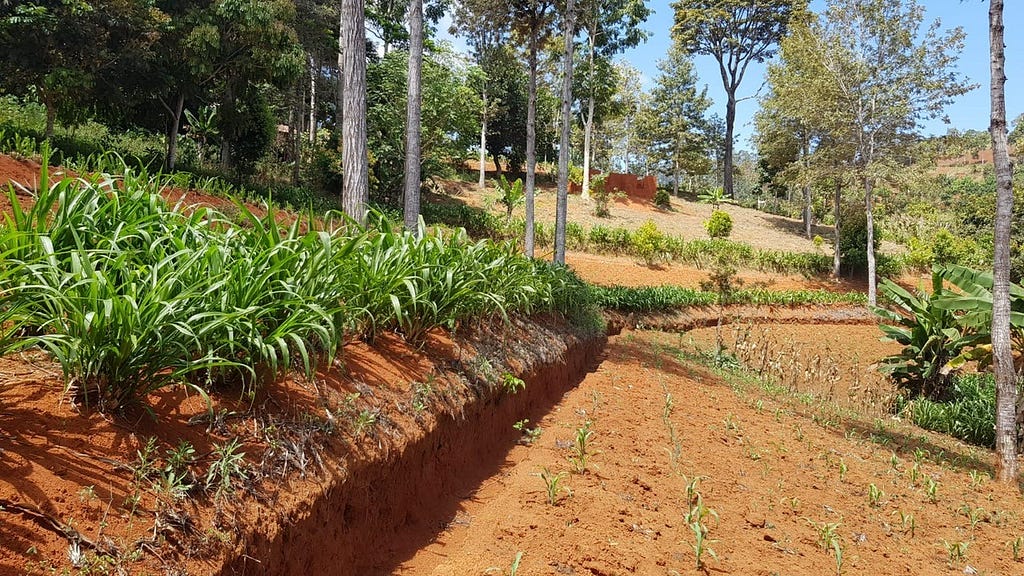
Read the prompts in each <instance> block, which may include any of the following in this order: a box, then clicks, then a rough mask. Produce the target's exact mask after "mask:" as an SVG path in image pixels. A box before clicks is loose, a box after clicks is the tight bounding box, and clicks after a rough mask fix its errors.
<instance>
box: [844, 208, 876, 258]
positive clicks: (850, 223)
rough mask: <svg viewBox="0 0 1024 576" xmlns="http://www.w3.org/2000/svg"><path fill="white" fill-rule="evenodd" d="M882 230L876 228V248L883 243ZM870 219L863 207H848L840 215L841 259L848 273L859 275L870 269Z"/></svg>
mask: <svg viewBox="0 0 1024 576" xmlns="http://www.w3.org/2000/svg"><path fill="white" fill-rule="evenodd" d="M879 232H880V230H879V229H878V227H877V226H876V227H875V235H874V239H873V240H874V242H873V243H874V246H875V252H876V253H877V252H878V246H879V244H881V242H882V238H881V234H880V233H879ZM867 245H868V218H867V215H866V214H864V208H863V207H862V206H846V207H845V208H844V209H843V210H842V212H840V215H839V246H838V250H839V259H840V261H841V262H842V265H843V267H844V268H845V269H846V270H847V272H848V273H851V274H852V273H858V272H863V271H865V270H867V267H868V252H867Z"/></svg>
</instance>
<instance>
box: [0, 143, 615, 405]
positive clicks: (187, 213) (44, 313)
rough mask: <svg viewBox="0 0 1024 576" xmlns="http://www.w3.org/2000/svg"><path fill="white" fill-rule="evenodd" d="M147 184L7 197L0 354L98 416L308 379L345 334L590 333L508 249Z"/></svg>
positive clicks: (547, 280) (560, 294)
mask: <svg viewBox="0 0 1024 576" xmlns="http://www.w3.org/2000/svg"><path fill="white" fill-rule="evenodd" d="M44 165H45V163H44ZM161 186H162V181H161V180H158V179H155V178H150V177H148V176H138V175H133V174H132V173H131V172H128V173H127V174H126V175H125V176H124V177H123V178H121V179H120V180H119V181H116V182H115V181H109V180H99V179H97V180H94V181H82V180H73V179H70V178H65V179H63V180H60V181H58V182H55V183H53V185H49V183H48V182H47V174H46V171H45V170H44V172H43V176H42V177H41V189H40V192H39V193H38V194H37V197H36V202H35V203H34V205H33V207H32V208H31V209H29V210H27V211H23V210H21V209H20V207H19V205H18V202H17V198H15V197H14V191H13V190H10V191H9V195H10V198H11V201H12V203H13V206H14V207H13V208H12V213H11V214H10V215H8V216H7V217H6V224H5V225H4V226H2V227H0V254H3V255H4V256H5V257H4V258H3V259H2V261H0V295H2V296H0V315H2V318H3V319H4V322H3V324H2V326H3V328H4V329H5V332H4V333H2V334H0V345H2V346H3V347H4V348H5V349H11V348H15V347H20V346H25V345H29V344H36V345H39V346H41V347H43V348H44V349H46V350H47V351H49V352H50V353H51V354H52V355H53V356H54V358H55V359H56V360H57V361H58V362H59V363H60V364H61V367H62V369H63V372H64V375H65V378H66V381H67V383H68V386H69V387H73V388H74V389H75V391H76V393H77V395H78V396H79V398H81V399H82V400H84V401H87V402H91V403H96V404H98V405H99V406H100V407H101V408H103V409H107V410H113V409H120V408H123V407H125V406H126V405H129V404H132V403H135V402H138V401H144V400H145V396H146V395H147V394H148V393H149V392H151V391H154V390H157V389H159V388H162V387H165V386H168V385H171V384H176V383H187V384H188V385H189V386H191V387H192V388H193V389H195V390H196V391H198V392H200V393H201V394H203V393H204V391H205V389H207V388H208V387H209V385H210V384H213V383H216V382H219V381H223V380H240V381H241V382H242V383H243V384H244V385H246V386H247V387H249V389H251V387H252V386H258V385H259V384H261V383H262V381H263V380H264V379H266V378H271V377H274V376H276V375H278V374H279V373H280V372H282V371H284V370H288V369H290V368H291V367H293V366H295V367H300V368H301V369H302V371H303V372H304V373H306V374H307V375H308V374H311V372H312V370H313V369H314V368H315V365H316V362H317V361H318V359H319V358H321V357H323V356H327V357H330V356H331V355H333V354H334V353H335V351H336V350H337V348H338V346H339V344H340V342H341V341H342V340H343V339H344V337H345V336H346V335H347V334H351V333H362V334H366V335H368V336H370V337H372V336H373V335H374V334H376V333H377V332H379V331H380V330H396V331H399V332H401V333H402V334H403V335H404V336H405V337H406V338H407V339H409V340H410V341H412V342H414V343H415V342H419V341H420V340H421V339H422V337H423V335H424V334H425V333H426V332H427V331H429V330H430V329H432V328H434V327H438V326H445V327H450V328H455V327H456V326H457V325H458V324H459V322H461V321H463V320H466V319H469V318H477V317H492V316H498V317H507V316H509V315H511V314H530V313H534V312H556V313H562V314H565V315H566V316H567V317H569V318H570V319H572V320H573V321H577V322H580V323H585V324H586V325H588V326H590V325H594V315H595V309H594V304H593V296H592V295H591V292H590V290H589V288H588V287H587V285H586V284H585V283H583V282H582V281H580V280H579V279H578V278H577V277H576V276H575V275H573V274H572V273H571V272H570V271H569V270H568V269H565V268H561V267H552V266H550V265H548V264H545V263H542V262H536V261H532V260H529V259H526V258H523V257H522V256H520V255H519V254H518V251H517V250H516V248H515V247H514V246H513V245H511V244H496V243H493V242H490V241H479V242H471V241H469V240H468V238H467V237H466V235H465V232H454V233H445V232H441V231H427V230H425V229H421V231H420V234H419V235H414V234H411V233H409V232H406V231H404V230H403V231H400V232H396V231H394V230H395V229H394V227H393V226H392V225H391V224H390V223H389V222H387V221H386V220H381V221H380V222H379V223H378V224H377V227H376V228H374V229H370V230H365V231H364V230H359V229H357V228H355V227H354V226H353V225H352V224H351V222H348V221H346V220H344V219H341V220H340V221H339V220H336V219H335V218H336V216H335V215H332V214H328V215H327V216H326V218H325V219H324V220H310V219H304V218H295V219H294V221H293V222H292V223H291V224H289V225H287V226H284V225H282V224H280V223H279V222H278V219H277V214H276V213H275V212H274V211H273V210H272V209H271V210H269V211H268V213H267V214H266V215H265V216H257V215H256V214H254V213H252V212H251V211H250V210H249V209H248V208H247V207H246V206H245V205H243V204H240V203H239V204H236V206H235V208H234V211H235V212H236V213H237V216H235V218H234V220H229V219H228V218H226V217H225V216H223V215H222V214H220V213H218V212H216V211H214V210H208V209H204V208H192V207H186V206H174V207H169V206H167V204H166V203H165V202H164V201H163V200H162V198H161V197H160V196H159V194H158V191H159V190H160V188H161ZM237 223H241V224H240V225H239V224H237ZM15 327H24V328H25V330H20V331H19V332H18V333H15V332H14V331H13V329H14V328H15Z"/></svg>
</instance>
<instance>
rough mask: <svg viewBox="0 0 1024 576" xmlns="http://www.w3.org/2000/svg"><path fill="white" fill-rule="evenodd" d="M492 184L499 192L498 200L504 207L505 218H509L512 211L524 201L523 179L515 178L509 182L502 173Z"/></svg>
mask: <svg viewBox="0 0 1024 576" xmlns="http://www.w3.org/2000/svg"><path fill="white" fill-rule="evenodd" d="M494 185H495V188H497V190H498V193H499V194H501V196H500V197H499V198H498V202H499V203H500V204H501V205H502V206H504V207H505V218H507V219H511V218H512V211H513V210H515V209H516V208H517V207H518V206H519V205H520V204H522V203H523V202H525V201H526V193H525V192H524V191H523V179H522V178H516V180H515V181H514V182H509V181H508V180H507V179H506V178H505V175H504V174H502V175H501V176H499V177H498V180H497V181H495V183H494Z"/></svg>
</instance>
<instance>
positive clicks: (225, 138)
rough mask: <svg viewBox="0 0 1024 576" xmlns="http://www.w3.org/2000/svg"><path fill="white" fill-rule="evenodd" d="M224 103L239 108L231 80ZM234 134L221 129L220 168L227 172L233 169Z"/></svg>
mask: <svg viewBox="0 0 1024 576" xmlns="http://www.w3.org/2000/svg"><path fill="white" fill-rule="evenodd" d="M224 103H225V104H227V105H229V106H231V107H232V109H237V106H236V104H235V89H234V86H232V85H231V81H228V83H227V88H226V89H225V94H224ZM234 136H235V135H234V134H233V133H230V132H229V131H228V130H224V129H221V131H220V169H221V170H223V171H224V172H225V173H227V172H230V171H231V140H232V139H233V138H234Z"/></svg>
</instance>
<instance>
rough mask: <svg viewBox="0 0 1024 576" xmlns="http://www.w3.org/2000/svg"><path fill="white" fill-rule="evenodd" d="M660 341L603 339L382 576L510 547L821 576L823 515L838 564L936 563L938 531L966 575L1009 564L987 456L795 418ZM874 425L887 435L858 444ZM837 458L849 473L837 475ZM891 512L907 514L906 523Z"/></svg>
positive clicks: (505, 558)
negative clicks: (693, 486)
mask: <svg viewBox="0 0 1024 576" xmlns="http://www.w3.org/2000/svg"><path fill="white" fill-rule="evenodd" d="M675 339H676V337H675V336H674V335H664V336H662V335H658V334H655V333H636V334H625V335H622V336H619V337H616V338H614V339H613V340H612V342H611V343H610V346H609V347H608V349H607V358H606V359H605V360H604V362H603V363H602V365H601V368H600V369H599V370H598V371H597V372H595V373H593V374H591V375H589V376H587V377H586V379H584V381H583V382H582V383H581V384H580V385H579V386H577V387H576V388H574V389H573V390H571V391H570V392H569V393H568V394H566V396H565V397H564V398H563V400H562V401H561V402H560V403H559V404H558V405H557V406H555V408H554V410H552V411H551V412H550V413H549V414H548V415H547V416H546V417H544V418H543V419H542V420H540V421H537V422H532V423H531V425H534V424H536V425H540V427H541V428H542V433H541V436H540V438H539V439H538V440H537V441H535V442H534V443H533V444H532V445H530V446H520V447H517V448H515V449H514V450H512V451H511V452H509V453H508V455H507V457H506V460H505V463H504V465H503V466H502V467H501V470H500V472H499V473H498V474H495V475H494V476H493V477H491V478H489V479H488V480H486V481H484V482H482V483H481V484H480V485H479V487H478V488H477V489H476V490H475V491H473V492H470V493H467V494H466V497H465V499H464V500H463V501H462V502H461V504H460V506H459V507H458V509H457V510H455V511H454V512H453V513H452V514H451V515H450V516H449V517H447V518H445V519H444V520H443V522H442V524H443V528H441V530H440V531H439V533H438V534H437V537H436V538H435V539H434V541H433V542H432V543H431V544H430V545H428V546H426V547H424V548H422V549H421V550H420V551H419V552H418V553H417V554H415V555H414V556H413V557H411V558H409V559H408V560H406V561H404V562H403V563H402V564H401V565H400V566H399V568H398V569H397V570H396V572H395V573H397V574H410V575H437V576H439V575H451V576H462V575H470V574H508V573H509V567H510V565H511V563H512V561H513V559H514V558H515V557H516V555H517V553H519V552H522V553H523V557H522V563H521V564H520V566H519V573H520V574H608V575H611V574H648V575H649V574H700V573H718V574H738V575H764V576H769V575H771V574H792V575H807V576H820V575H824V574H835V573H836V564H835V560H834V558H833V556H832V555H831V554H830V553H829V552H827V551H825V550H823V549H822V548H821V547H820V546H819V544H818V539H819V538H818V531H817V529H816V525H820V524H821V523H835V524H838V527H837V529H836V532H837V534H838V536H839V542H840V544H841V546H842V548H843V551H844V556H843V558H844V564H843V570H842V573H843V574H870V575H873V574H912V575H920V574H941V573H947V572H948V568H947V561H948V554H947V552H946V548H945V546H944V544H943V540H946V541H949V542H961V541H962V542H969V543H970V544H969V547H968V551H967V560H966V563H965V564H966V565H969V566H971V567H973V568H974V569H976V570H977V571H978V572H970V573H987V574H1018V573H1020V572H1021V564H1017V563H1015V562H1013V561H1012V556H1011V553H1010V550H1009V548H1007V547H1006V544H1005V543H1006V542H1007V541H1008V540H1011V539H1013V538H1014V537H1016V536H1017V535H1018V534H1020V533H1021V532H1022V530H1024V519H1022V518H1021V517H1020V515H1019V513H1018V510H1019V508H1020V505H1021V499H1020V495H1019V494H1018V493H1017V492H1016V490H1006V489H1002V488H1000V487H998V486H996V485H994V483H991V482H982V483H981V485H979V486H972V481H971V479H970V477H969V475H968V473H967V472H968V471H969V470H971V469H978V470H989V471H990V470H991V462H992V461H991V458H990V455H989V453H987V452H984V451H975V450H972V449H969V448H966V447H964V446H961V445H957V444H955V443H952V442H950V441H948V440H947V439H944V438H940V437H936V436H933V435H930V434H922V433H921V432H920V431H919V430H917V429H914V428H912V427H907V426H904V425H902V424H900V423H897V422H894V421H885V422H882V423H881V424H879V425H878V426H880V428H877V429H876V428H873V427H872V426H870V425H863V424H860V423H858V422H856V421H836V422H834V423H831V422H829V421H826V420H823V419H821V417H820V415H819V416H818V418H819V419H818V421H819V422H825V423H826V424H828V427H823V426H819V425H817V424H815V422H814V421H812V419H810V418H807V417H806V416H803V415H800V414H799V413H797V412H798V411H799V410H802V409H806V410H808V411H809V410H810V408H807V407H804V405H803V404H801V403H799V402H793V401H788V400H787V399H786V398H784V397H782V398H772V397H762V395H761V394H760V393H759V392H758V390H757V389H752V388H746V387H743V386H742V385H738V386H739V388H737V391H734V390H732V389H730V387H729V386H728V385H727V383H726V382H724V381H723V380H722V379H721V378H720V377H718V376H715V375H713V374H710V373H708V372H707V371H706V370H704V369H700V368H695V367H693V366H692V365H688V364H686V363H682V362H679V361H677V360H676V359H675V358H674V357H673V352H672V350H671V349H667V348H665V345H666V344H665V342H666V341H669V342H674V341H675ZM669 394H671V398H672V401H671V404H670V407H669V408H668V409H667V406H669V404H667V398H668V395H669ZM666 411H668V416H667V417H666ZM815 414H817V413H815ZM587 421H589V422H591V429H592V430H593V433H594V436H593V439H592V447H591V451H592V452H591V454H592V455H591V457H590V463H589V465H588V467H587V472H586V473H585V474H575V473H573V474H568V472H569V471H570V470H571V469H572V465H571V464H570V462H569V460H568V457H569V456H570V454H571V446H572V444H573V441H574V438H575V431H576V430H577V429H578V428H579V427H581V426H583V425H584V423H585V422H587ZM669 424H671V430H670V428H669ZM872 433H875V434H878V435H879V436H878V438H886V439H887V440H885V441H886V442H888V443H887V444H885V445H880V444H875V443H871V442H869V441H868V440H867V438H868V436H869V435H870V434H872ZM673 434H674V438H675V439H676V440H675V441H673V439H672V438H673ZM879 442H882V440H879ZM915 447H918V448H920V449H922V450H927V451H928V454H929V455H930V456H928V457H926V458H925V459H924V460H923V461H922V463H921V464H919V465H918V469H917V470H918V473H919V474H920V476H919V478H918V480H917V486H914V485H913V484H912V480H911V477H910V474H911V472H910V471H911V470H912V469H913V466H914V452H913V450H914V448H915ZM893 453H895V454H896V458H897V462H896V465H895V469H894V468H893V465H892V464H891V463H890V458H891V455H892V454H893ZM673 454H677V456H675V457H674V456H673ZM840 462H842V463H843V464H844V465H845V466H846V467H847V469H848V470H847V472H846V473H845V474H844V475H843V477H842V478H840V472H839V466H840ZM951 462H952V463H956V464H957V466H956V467H954V466H953V465H951V464H950V463H951ZM544 468H547V469H548V470H550V471H551V473H552V474H557V473H563V472H564V473H567V475H566V477H565V478H564V480H563V484H564V485H565V486H567V487H568V488H571V490H572V494H571V496H568V495H567V494H562V495H561V499H560V500H559V502H558V504H557V505H555V506H551V505H549V504H548V503H547V501H546V496H545V489H544V483H543V481H542V480H541V479H540V478H539V477H538V476H537V474H538V473H539V472H540V471H542V470H543V469H544ZM926 476H927V477H931V478H933V479H934V480H935V481H936V482H938V491H937V501H936V502H935V503H931V502H929V499H928V497H927V495H926V493H925V489H924V488H923V487H922V484H923V482H924V481H925V480H924V478H925V477H926ZM694 479H699V482H698V490H699V491H700V493H701V494H702V496H703V502H704V504H705V505H706V506H707V507H708V508H710V509H713V510H714V511H715V512H716V514H717V518H715V517H709V518H708V519H707V520H706V525H707V526H708V528H709V532H708V538H709V539H710V540H711V542H710V544H709V546H710V547H711V548H712V549H714V550H715V552H717V556H718V559H717V560H716V559H713V558H711V557H707V556H706V557H705V561H706V563H707V570H706V571H699V570H696V568H695V565H696V562H695V554H694V551H693V548H692V544H693V542H694V534H693V531H692V529H691V528H690V527H689V526H687V525H686V523H685V522H684V515H685V514H686V512H687V510H688V509H689V507H690V504H691V503H690V502H688V501H687V497H686V493H687V484H688V483H689V482H690V481H691V480H694ZM871 484H874V485H876V486H877V487H878V488H879V489H881V490H882V491H883V492H884V495H883V496H882V497H881V498H880V499H879V505H878V507H872V506H871V505H870V504H869V498H868V489H869V485H871ZM964 504H967V505H969V506H971V508H972V509H975V510H976V509H977V508H979V507H981V508H983V511H981V512H979V513H978V517H979V518H982V520H981V521H980V522H979V523H978V524H977V525H976V526H975V527H974V528H973V529H971V528H970V524H969V521H968V519H967V517H966V516H964V515H963V514H960V513H958V512H957V511H958V510H959V509H960V508H961V507H962V506H963V505H964ZM899 512H903V513H905V514H913V516H914V521H915V525H916V528H915V531H914V532H913V533H911V532H910V531H909V529H908V530H907V531H904V529H903V525H902V524H901V521H900V517H899V514H898V513H899ZM965 564H960V565H958V566H957V570H963V569H964V566H965Z"/></svg>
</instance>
